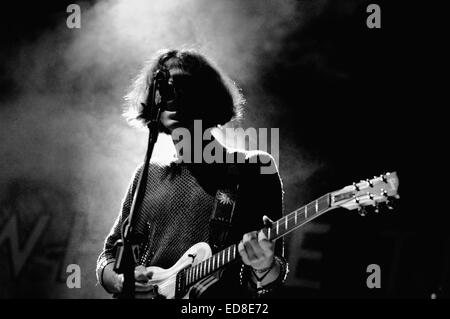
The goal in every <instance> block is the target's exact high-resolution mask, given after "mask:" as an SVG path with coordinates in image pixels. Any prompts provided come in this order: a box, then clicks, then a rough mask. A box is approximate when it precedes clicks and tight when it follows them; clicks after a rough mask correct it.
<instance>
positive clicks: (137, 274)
mask: <svg viewBox="0 0 450 319" xmlns="http://www.w3.org/2000/svg"><path fill="white" fill-rule="evenodd" d="M146 273H147V268H145V267H144V266H142V265H139V266H137V267H136V268H135V269H134V278H135V279H136V281H140V282H147V281H148V277H147V276H146Z"/></svg>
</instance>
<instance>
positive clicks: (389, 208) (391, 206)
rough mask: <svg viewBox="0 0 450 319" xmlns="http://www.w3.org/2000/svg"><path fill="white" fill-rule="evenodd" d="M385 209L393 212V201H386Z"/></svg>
mask: <svg viewBox="0 0 450 319" xmlns="http://www.w3.org/2000/svg"><path fill="white" fill-rule="evenodd" d="M386 207H387V209H388V210H394V203H393V201H392V200H390V199H388V200H387V201H386Z"/></svg>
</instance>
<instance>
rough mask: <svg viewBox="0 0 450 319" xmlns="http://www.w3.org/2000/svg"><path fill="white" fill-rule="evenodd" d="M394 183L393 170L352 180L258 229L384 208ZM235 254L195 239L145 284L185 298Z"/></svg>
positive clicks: (270, 230) (273, 232)
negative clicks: (332, 212)
mask: <svg viewBox="0 0 450 319" xmlns="http://www.w3.org/2000/svg"><path fill="white" fill-rule="evenodd" d="M398 186H399V180H398V177H397V174H396V173H395V172H393V173H387V174H384V175H381V176H379V177H375V178H373V179H368V180H365V181H361V182H359V183H354V184H353V185H350V186H346V187H344V188H342V189H340V190H338V191H335V192H331V193H328V194H325V195H323V196H322V197H320V198H318V199H317V200H315V201H313V202H311V203H309V204H307V205H305V206H303V207H301V208H299V209H297V210H295V211H293V212H292V213H290V214H288V215H286V216H284V217H282V218H280V219H279V220H277V221H275V222H273V224H272V226H271V227H266V228H263V229H261V230H260V231H262V232H264V233H265V235H266V236H267V238H268V239H269V240H272V241H275V240H277V239H279V238H281V237H283V236H285V235H286V234H288V233H290V232H292V231H293V230H295V229H298V228H299V227H301V226H303V225H305V224H306V223H308V222H310V221H311V220H313V219H314V218H317V217H319V216H320V215H322V214H324V213H325V212H328V211H330V210H332V209H335V208H346V209H348V210H355V209H357V210H358V211H359V213H360V214H361V215H363V216H364V215H365V213H366V212H367V208H368V207H374V211H375V212H378V211H379V208H380V204H381V203H383V204H382V205H384V206H386V207H387V208H388V209H393V208H392V201H393V200H394V199H396V198H399V195H398ZM239 258H240V255H239V253H238V251H237V244H235V245H232V246H229V247H227V248H225V249H223V250H221V251H219V252H217V253H216V254H214V255H212V252H211V248H210V247H209V245H208V244H207V243H204V242H201V243H197V244H195V245H194V246H192V247H191V248H190V249H189V250H188V251H186V253H185V254H184V255H183V256H182V257H181V258H180V259H179V260H178V261H177V263H176V264H175V265H173V266H172V267H171V268H169V269H163V268H160V267H155V266H151V267H147V269H146V272H147V273H152V276H151V279H150V280H149V282H148V285H150V286H156V287H157V292H155V293H156V294H157V295H158V296H159V297H162V298H167V299H173V298H177V299H178V298H187V297H188V296H189V291H190V289H191V288H192V286H193V285H194V284H195V283H197V282H199V281H200V280H202V279H204V278H206V277H208V276H210V275H211V274H213V273H214V272H216V271H218V270H219V269H221V268H223V267H225V266H226V265H227V264H229V263H231V262H232V261H235V260H237V259H239Z"/></svg>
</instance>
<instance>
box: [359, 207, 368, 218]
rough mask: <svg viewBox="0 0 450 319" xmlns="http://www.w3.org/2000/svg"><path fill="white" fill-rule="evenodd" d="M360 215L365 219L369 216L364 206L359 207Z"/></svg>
mask: <svg viewBox="0 0 450 319" xmlns="http://www.w3.org/2000/svg"><path fill="white" fill-rule="evenodd" d="M358 214H359V215H361V216H363V217H364V216H366V214H367V211H366V208H365V207H364V206H359V207H358Z"/></svg>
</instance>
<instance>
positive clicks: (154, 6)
mask: <svg viewBox="0 0 450 319" xmlns="http://www.w3.org/2000/svg"><path fill="white" fill-rule="evenodd" d="M323 3H324V1H318V2H317V5H316V7H317V8H316V10H312V9H311V8H309V7H308V6H310V7H311V6H312V4H310V2H298V1H294V0H282V1H281V0H279V1H269V0H251V1H238V0H232V1H210V0H194V1H192V0H189V1H188V0H182V1H175V0H152V1H145V0H127V1H124V0H114V1H100V2H97V3H95V4H94V5H89V4H86V3H81V10H82V11H81V23H82V25H81V29H68V28H67V27H66V21H65V18H66V16H64V15H62V18H61V21H60V23H59V24H58V26H57V27H56V28H55V29H53V30H49V31H47V32H45V33H43V34H42V35H41V36H40V37H39V38H38V39H37V40H36V41H33V42H32V43H28V44H25V45H22V46H20V47H19V48H17V54H16V55H15V56H14V57H12V58H10V60H9V61H8V65H10V66H14V67H10V68H8V71H9V72H10V76H11V78H12V79H13V80H14V83H15V85H16V88H17V90H16V92H15V95H14V96H12V97H10V98H9V99H7V100H6V101H4V102H3V104H2V106H1V108H0V139H1V143H0V154H1V157H0V167H1V168H2V169H1V170H0V180H1V181H2V183H1V186H0V187H1V194H6V190H7V188H8V187H9V186H8V185H9V183H10V181H12V180H15V179H17V178H18V177H20V178H24V179H25V180H27V181H30V183H34V182H35V181H46V183H50V184H52V185H53V187H55V188H58V189H61V190H63V191H64V192H66V193H68V194H71V199H70V206H71V207H72V209H69V210H68V211H66V214H67V217H70V216H76V220H77V221H76V222H75V224H76V226H74V227H75V228H74V230H73V232H74V233H73V236H72V237H71V241H70V242H69V243H68V247H67V252H68V253H67V254H66V256H65V260H66V262H67V263H71V262H76V263H78V264H79V265H80V266H81V269H82V275H83V277H82V289H73V290H70V289H67V288H65V285H64V283H62V286H59V287H61V289H55V290H54V292H53V294H54V295H50V297H67V298H72V297H107V295H106V294H105V293H103V291H102V289H93V287H94V285H95V260H96V257H97V255H98V253H99V252H100V249H101V247H102V242H103V239H104V237H105V236H106V234H107V233H108V231H109V229H110V227H111V225H112V222H113V220H114V218H115V217H116V215H117V213H118V212H119V208H120V203H121V200H122V198H123V196H124V193H125V190H126V188H127V186H128V183H129V181H130V178H131V175H132V173H133V171H134V170H135V168H136V166H137V165H138V164H139V163H140V162H141V161H142V160H143V157H144V152H145V147H146V138H147V134H146V132H141V131H137V130H135V129H133V128H131V127H129V126H128V125H127V124H126V122H125V120H124V119H123V118H122V117H121V112H122V103H123V99H122V97H123V96H124V94H125V93H126V90H127V88H128V86H129V85H130V84H131V81H132V79H133V77H134V76H135V75H136V74H137V72H138V70H139V68H140V67H141V66H142V65H143V63H144V61H145V60H146V59H148V58H149V57H151V56H152V54H153V53H154V52H155V51H157V50H159V49H161V48H180V47H189V48H195V49H198V50H200V51H201V52H203V53H205V54H206V55H207V56H208V57H210V58H211V59H212V60H213V61H215V62H216V63H217V64H218V65H219V66H221V68H222V69H223V70H225V72H226V73H227V74H228V75H229V76H230V77H231V78H232V79H233V80H235V81H236V82H237V83H238V85H239V86H240V87H241V88H242V89H243V91H244V94H245V97H246V99H247V101H248V103H247V110H246V114H247V115H248V116H247V120H246V121H245V122H244V123H243V124H244V125H247V126H250V125H251V126H254V127H268V128H270V127H271V126H272V125H271V123H273V121H274V120H276V118H277V112H279V111H278V110H279V106H278V105H277V101H276V98H274V97H271V96H268V95H267V94H265V93H264V92H263V90H262V89H261V87H260V86H259V83H258V79H259V77H260V75H261V72H262V71H264V68H265V67H266V66H267V65H269V64H270V63H271V61H273V60H274V59H277V55H278V54H279V52H280V50H281V49H282V47H283V45H284V42H283V41H284V39H285V37H286V36H287V35H288V34H289V32H291V31H292V30H294V29H296V28H299V27H301V26H302V25H303V24H305V23H307V22H308V19H310V18H311V16H313V15H314V14H317V10H319V8H320V7H321V6H323ZM307 5H308V6H307ZM305 6H306V7H305ZM307 7H308V10H302V9H305V8H307ZM67 16H68V14H67ZM281 139H282V136H281ZM283 143H286V145H288V144H289V141H283ZM158 147H159V150H161V148H163V147H164V145H163V143H159V144H158V146H157V148H156V150H155V152H158ZM285 150H287V152H286V153H283V151H282V152H281V154H280V162H283V161H284V160H285V161H286V162H285V163H286V164H282V165H281V167H282V171H281V175H282V178H284V179H285V188H286V189H289V185H290V184H291V183H293V182H294V181H293V179H294V178H299V179H300V180H304V179H305V178H307V177H308V176H309V175H310V174H311V173H312V172H313V171H314V170H315V169H316V168H317V167H318V164H315V163H312V162H302V156H301V154H298V150H297V151H295V150H293V149H292V148H289V147H286V148H285ZM67 200H68V199H67ZM3 213H4V212H3ZM3 213H2V214H3ZM4 214H5V216H6V213H4ZM69 220H71V219H70V218H67V219H64V217H61V218H60V219H59V222H61V223H64V222H67V221H69ZM64 271H65V269H62V270H61V272H60V274H62V275H63V274H64Z"/></svg>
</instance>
